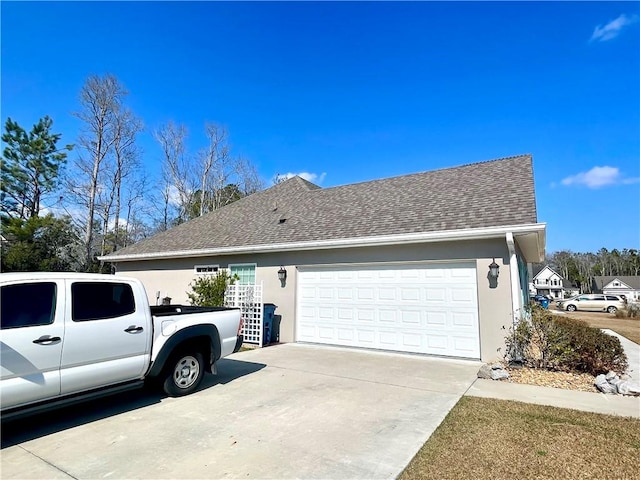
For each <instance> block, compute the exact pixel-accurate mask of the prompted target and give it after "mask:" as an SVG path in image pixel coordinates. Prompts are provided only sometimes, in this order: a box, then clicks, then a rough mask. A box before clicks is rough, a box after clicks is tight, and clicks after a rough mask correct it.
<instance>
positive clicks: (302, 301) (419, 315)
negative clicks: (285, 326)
mask: <svg viewBox="0 0 640 480" xmlns="http://www.w3.org/2000/svg"><path fill="white" fill-rule="evenodd" d="M297 312H298V314H297V330H296V331H297V337H296V338H297V339H298V340H300V341H309V342H317V343H327V344H337V345H347V346H359V347H369V348H379V349H387V350H397V351H405V352H417V353H428V354H436V355H447V356H458V357H469V358H479V357H480V351H479V350H480V347H479V333H478V332H479V328H478V307H477V285H476V270H475V266H474V265H473V264H438V265H405V266H398V265H394V266H363V267H329V268H309V269H304V268H302V269H300V271H299V274H298V306H297Z"/></svg>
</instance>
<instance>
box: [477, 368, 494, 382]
mask: <svg viewBox="0 0 640 480" xmlns="http://www.w3.org/2000/svg"><path fill="white" fill-rule="evenodd" d="M478 378H486V379H487V380H491V367H490V366H489V365H482V366H481V367H480V370H478Z"/></svg>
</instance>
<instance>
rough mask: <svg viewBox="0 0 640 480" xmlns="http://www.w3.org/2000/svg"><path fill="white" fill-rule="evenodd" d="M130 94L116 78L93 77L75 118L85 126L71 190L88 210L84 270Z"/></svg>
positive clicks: (88, 265) (91, 247)
mask: <svg viewBox="0 0 640 480" xmlns="http://www.w3.org/2000/svg"><path fill="white" fill-rule="evenodd" d="M126 95H127V91H126V90H125V89H124V87H123V86H122V85H121V84H120V82H119V81H118V79H117V78H116V77H115V76H113V75H110V74H108V75H105V76H104V77H100V76H95V75H94V76H91V77H89V78H88V79H87V81H86V82H85V84H84V85H83V87H82V89H81V90H80V107H81V109H80V110H79V111H78V112H76V113H74V115H75V116H76V117H77V118H79V119H80V120H81V121H82V122H83V130H82V134H81V135H80V138H79V141H78V145H79V146H80V148H81V149H82V150H83V152H84V156H83V155H82V153H81V154H80V155H79V156H78V158H77V159H76V162H75V167H76V172H75V173H76V175H75V177H74V178H73V179H72V180H71V182H70V183H69V188H70V190H71V191H72V193H74V194H75V196H76V198H79V199H84V201H83V202H82V204H83V205H85V206H86V209H87V212H86V219H85V228H84V230H85V234H84V249H85V267H86V268H87V269H88V268H90V266H91V263H92V258H93V256H92V253H93V243H94V229H95V224H94V222H95V213H96V200H97V198H98V194H99V191H100V190H101V189H103V187H104V186H103V185H101V178H100V175H101V173H102V171H103V168H104V163H105V159H106V158H107V155H108V154H109V153H110V151H111V149H112V147H113V145H114V142H115V138H116V119H117V114H118V112H119V111H120V109H121V105H122V99H123V97H124V96H126Z"/></svg>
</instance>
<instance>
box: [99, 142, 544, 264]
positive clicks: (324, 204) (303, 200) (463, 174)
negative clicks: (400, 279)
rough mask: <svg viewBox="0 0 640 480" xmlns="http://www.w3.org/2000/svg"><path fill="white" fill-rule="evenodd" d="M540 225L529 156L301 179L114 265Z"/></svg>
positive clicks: (151, 242) (163, 236) (138, 247)
mask: <svg viewBox="0 0 640 480" xmlns="http://www.w3.org/2000/svg"><path fill="white" fill-rule="evenodd" d="M536 222H537V218H536V204H535V194H534V184H533V167H532V158H531V155H521V156H515V157H508V158H503V159H498V160H492V161H487V162H482V163H474V164H469V165H463V166H460V167H454V168H446V169H441V170H434V171H429V172H424V173H416V174H411V175H403V176H399V177H393V178H387V179H382V180H374V181H369V182H363V183H355V184H351V185H344V186H339V187H331V188H320V187H318V186H317V185H314V184H312V183H310V182H307V181H306V180H303V179H302V178H300V177H293V178H290V179H288V180H286V181H284V182H282V183H280V184H278V185H274V186H273V187H271V188H269V189H267V190H263V191H261V192H257V193H254V194H253V195H250V196H248V197H245V198H243V199H241V200H238V201H237V202H234V203H232V204H230V205H227V206H225V207H223V208H221V209H219V210H216V211H214V212H211V213H209V214H207V215H205V216H202V217H199V218H196V219H194V220H191V221H189V222H186V223H184V224H182V225H179V226H177V227H174V228H172V229H170V230H168V231H166V232H162V233H159V234H157V235H155V236H153V237H150V238H148V239H145V240H142V241H140V242H139V243H136V244H134V245H131V246H129V247H127V248H125V249H122V250H120V251H118V252H115V253H114V254H113V255H110V256H109V257H110V258H113V259H117V257H118V256H123V255H135V254H151V253H162V252H173V251H181V250H200V249H215V248H224V247H242V246H254V245H256V246H257V245H271V244H281V243H293V242H305V241H318V240H336V239H348V238H362V237H372V236H382V235H397V234H408V233H424V232H438V231H449V230H461V229H469V228H483V227H494V226H506V225H521V224H532V223H536ZM116 261H117V260H116Z"/></svg>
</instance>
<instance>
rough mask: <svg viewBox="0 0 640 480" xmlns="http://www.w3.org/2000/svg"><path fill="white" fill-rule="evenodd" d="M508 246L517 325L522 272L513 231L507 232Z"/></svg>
mask: <svg viewBox="0 0 640 480" xmlns="http://www.w3.org/2000/svg"><path fill="white" fill-rule="evenodd" d="M505 237H506V240H507V248H508V249H509V273H510V275H511V304H512V305H513V309H512V311H513V324H514V325H515V324H516V323H517V322H518V320H519V318H518V313H519V312H520V310H522V305H520V272H519V271H518V256H517V255H516V244H515V240H514V239H513V233H512V232H507V233H506V235H505Z"/></svg>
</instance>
